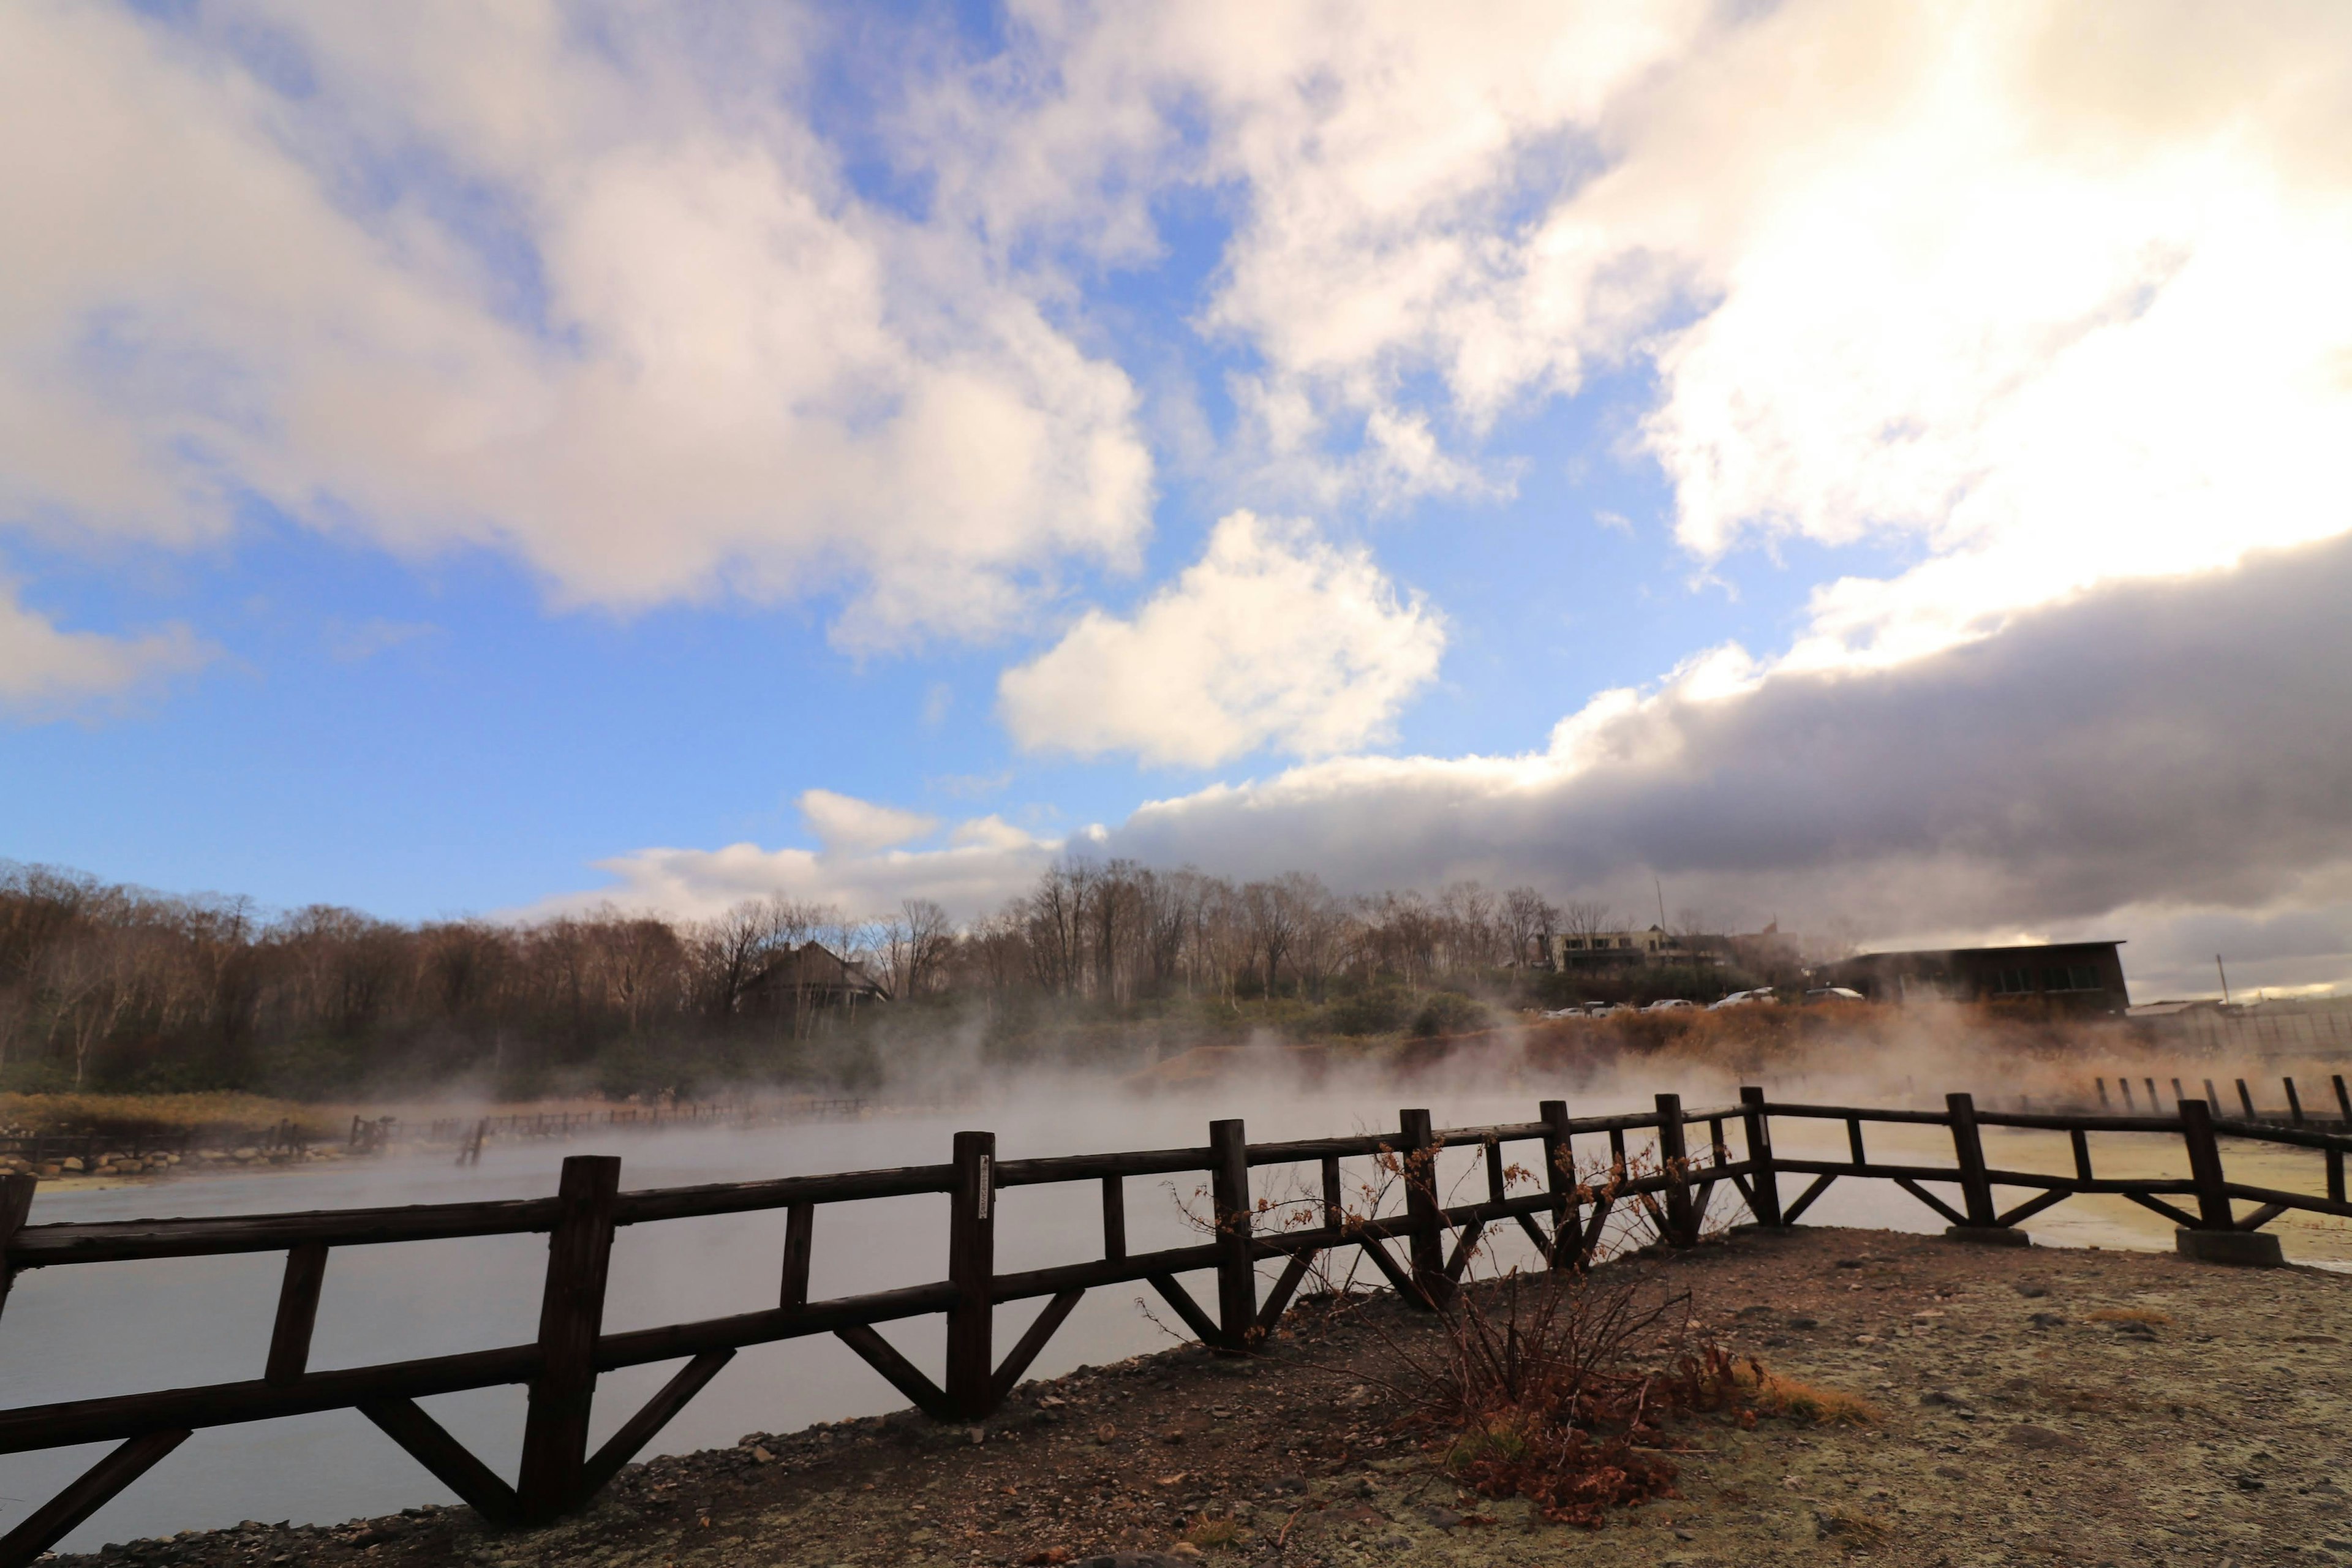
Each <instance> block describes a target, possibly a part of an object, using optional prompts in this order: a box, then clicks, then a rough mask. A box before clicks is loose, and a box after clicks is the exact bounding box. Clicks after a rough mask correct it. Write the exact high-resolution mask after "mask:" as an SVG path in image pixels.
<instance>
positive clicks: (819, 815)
mask: <svg viewBox="0 0 2352 1568" xmlns="http://www.w3.org/2000/svg"><path fill="white" fill-rule="evenodd" d="M794 804H795V805H798V806H799V807H800V808H801V816H803V817H804V818H805V819H807V822H808V826H809V831H810V832H811V833H814V834H815V835H816V837H817V842H818V843H820V844H822V845H824V847H825V852H826V853H828V854H835V853H840V852H843V851H846V852H848V853H851V854H856V853H859V852H862V851H866V850H873V849H887V848H888V847H891V846H892V845H894V844H904V843H906V842H908V840H909V839H915V838H921V837H925V836H926V835H928V834H929V833H930V832H932V831H933V830H934V829H936V828H937V827H938V826H939V825H940V819H939V818H938V817H936V816H924V815H923V814H922V813H921V812H919V811H901V810H899V809H898V807H896V806H889V805H876V804H875V803H874V802H872V801H870V800H860V799H858V798H857V797H856V795H836V794H835V793H834V792H833V791H832V790H829V789H810V790H803V791H802V792H801V795H800V799H799V800H798V801H796V802H794Z"/></svg>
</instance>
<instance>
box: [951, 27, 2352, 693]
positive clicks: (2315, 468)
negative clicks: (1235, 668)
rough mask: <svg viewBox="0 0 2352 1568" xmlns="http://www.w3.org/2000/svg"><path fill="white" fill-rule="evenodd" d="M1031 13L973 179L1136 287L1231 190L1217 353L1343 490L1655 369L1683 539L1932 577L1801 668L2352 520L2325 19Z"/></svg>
mask: <svg viewBox="0 0 2352 1568" xmlns="http://www.w3.org/2000/svg"><path fill="white" fill-rule="evenodd" d="M1023 15H1024V17H1025V18H1026V19H1027V21H1028V25H1029V26H1030V28H1031V33H1030V35H1029V37H1030V38H1031V47H1032V48H1033V49H1034V53H1035V55H1036V57H1037V58H1038V59H1040V60H1043V61H1046V62H1050V66H1051V69H1047V70H1038V71H1034V72H1033V73H1031V77H1030V79H1032V80H1035V81H1038V82H1045V83H1050V84H1051V88H1050V90H1049V91H1046V92H1045V93H1044V94H1042V95H1041V96H1039V97H1038V98H1036V99H1035V100H1034V101H1033V102H1032V103H1031V104H1030V105H1029V108H1030V113H1029V116H1028V118H1027V119H1026V120H1025V121H1023V122H1022V123H1021V124H1020V125H1019V126H1018V127H1017V128H1016V129H1015V130H1014V131H1013V132H1010V133H1007V134H1005V135H1003V136H1001V137H999V138H996V139H994V140H993V141H987V142H984V143H983V144H982V146H981V147H980V149H979V150H977V151H974V152H972V153H969V154H968V155H967V159H968V163H967V165H966V167H965V170H964V174H963V182H964V183H963V184H962V185H961V187H955V188H961V189H963V190H965V191H966V192H967V193H968V195H967V199H968V200H970V201H971V202H972V203H973V204H974V205H975V206H977V207H979V208H981V209H982V210H983V211H984V212H985V213H986V215H987V217H986V221H987V222H988V223H989V224H991V225H992V226H994V227H995V228H997V229H999V230H1002V231H1003V232H1006V233H1023V232H1048V233H1055V234H1064V235H1071V236H1076V235H1079V234H1080V233H1081V232H1087V233H1091V234H1093V235H1096V236H1099V237H1100V241H1099V242H1100V243H1101V244H1102V245H1103V246H1104V247H1106V250H1107V251H1108V252H1109V253H1112V254H1121V255H1126V254H1139V253H1143V252H1145V251H1148V249H1149V247H1150V218H1149V211H1150V209H1149V207H1148V205H1146V204H1147V202H1148V199H1149V197H1150V194H1151V193H1152V192H1154V191H1157V190H1160V189H1164V188H1166V187H1167V186H1169V185H1171V184H1184V183H1188V182H1196V183H1202V184H1216V185H1220V186H1230V187H1231V188H1232V189H1233V190H1234V192H1235V193H1236V194H1237V199H1238V202H1239V204H1240V209H1241V211H1242V214H1243V216H1242V219H1241V222H1240V226H1239V228H1238V231H1237V233H1236V235H1235V237H1234V241H1233V243H1232V245H1231V246H1230V247H1229V248H1228V250H1227V252H1226V254H1225V257H1224V258H1223V260H1224V266H1223V270H1222V272H1221V273H1220V274H1219V275H1218V280H1217V284H1216V287H1215V291H1214V293H1213V298H1212V300H1211V301H1210V302H1209V305H1208V307H1207V309H1206V310H1205V311H1204V313H1203V318H1202V319H1203V321H1204V324H1206V325H1207V326H1209V327H1210V328H1212V329H1213V330H1215V331H1222V332H1224V333H1227V334H1230V335H1232V336H1233V337H1234V338H1235V339H1237V340H1239V341H1240V342H1243V343H1244V344H1246V346H1247V347H1248V349H1249V350H1250V351H1251V352H1252V353H1254V354H1255V356H1256V357H1257V359H1258V360H1259V362H1260V366H1259V368H1258V369H1256V370H1255V371H1254V372H1253V373H1252V374H1251V375H1250V376H1249V377H1248V378H1247V380H1246V383H1245V384H1244V385H1243V386H1242V387H1241V388H1240V389H1239V390H1240V394H1241V397H1240V401H1241V405H1242V407H1243V408H1244V413H1245V414H1246V415H1247V416H1249V417H1250V418H1251V420H1252V421H1253V423H1254V426H1255V429H1256V431H1257V438H1258V440H1259V441H1260V442H1261V443H1262V445H1263V447H1265V451H1266V452H1267V453H1268V454H1269V455H1270V458H1272V459H1280V460H1288V461H1290V462H1291V463H1292V464H1293V466H1294V467H1295V466H1296V465H1297V463H1300V462H1309V463H1315V464H1319V465H1321V467H1322V468H1324V469H1325V470H1327V471H1328V473H1329V475H1330V476H1331V479H1330V484H1331V485H1332V486H1333V487H1336V489H1327V490H1326V491H1325V492H1323V493H1324V494H1326V495H1327V496H1328V494H1332V493H1339V490H1344V489H1347V488H1349V487H1350V486H1353V487H1355V488H1357V489H1363V490H1369V491H1371V492H1375V493H1377V492H1379V491H1381V490H1383V489H1387V490H1392V491H1394V490H1402V491H1405V492H1411V491H1412V490H1414V489H1416V488H1419V489H1428V488H1433V485H1434V486H1435V487H1436V488H1444V486H1443V485H1442V484H1439V483H1437V481H1438V480H1439V479H1450V478H1451V477H1452V476H1458V475H1459V474H1460V473H1461V472H1463V471H1464V469H1463V464H1464V463H1465V462H1466V461H1468V460H1469V459H1468V458H1466V457H1465V455H1464V449H1465V448H1466V447H1475V445H1476V443H1477V441H1478V438H1479V432H1481V431H1482V430H1484V429H1486V427H1487V426H1489V425H1490V423H1491V422H1492V421H1493V420H1495V419H1496V416H1498V415H1500V414H1502V413H1503V412H1505V411H1507V410H1509V409H1512V408H1515V407H1520V406H1524V405H1527V404H1528V402H1529V401H1530V400H1534V399H1539V398H1542V397H1546V396H1549V395H1556V394H1559V393H1562V392H1566V391H1570V390H1574V389H1576V388H1578V387H1580V386H1581V385H1582V384H1584V383H1585V381H1586V379H1587V378H1588V376H1589V375H1590V374H1591V372H1592V371H1593V370H1594V369H1595V368H1596V367H1600V368H1612V367H1619V366H1625V365H1632V366H1633V367H1635V368H1641V367H1643V366H1644V365H1649V366H1654V369H1655V372H1656V384H1657V401H1656V403H1655V405H1654V407H1653V409H1652V410H1651V411H1650V414H1649V416H1648V417H1647V418H1646V420H1645V421H1644V422H1643V424H1642V425H1641V426H1640V428H1639V434H1638V437H1636V444H1637V446H1638V448H1639V449H1640V450H1641V451H1643V452H1645V453H1646V454H1648V455H1649V456H1651V457H1653V458H1655V459H1656V460H1657V461H1658V462H1659V463H1660V464H1661V465H1663V467H1664V471H1665V474H1666V477H1667V478H1668V479H1669V480H1670V481H1671V482H1672V484H1673V486H1674V488H1675V496H1676V511H1675V528H1676V531H1677V534H1678V537H1679V538H1680V540H1681V541H1682V542H1683V543H1684V544H1685V546H1686V547H1687V548H1688V549H1689V550H1691V551H1692V552H1695V553H1696V554H1697V555H1699V556H1700V557H1701V558H1703V559H1705V558H1711V557H1713V556H1715V555H1717V554H1718V553H1720V552H1724V551H1726V550H1727V549H1730V548H1733V547H1735V546H1737V545H1738V544H1739V543H1740V542H1743V541H1746V540H1749V539H1754V538H1759V537H1760V538H1769V537H1772V536H1775V535H1797V536H1802V537H1804V538H1807V539H1810V540H1813V541H1817V542H1823V543H1829V544H1838V543H1845V542H1853V541H1857V540H1878V541H1883V542H1893V543H1895V545H1896V546H1897V547H1898V548H1899V549H1900V550H1901V551H1902V552H1904V553H1905V554H1906V555H1909V556H1912V557H1913V558H1914V559H1917V560H1918V564H1916V565H1915V566H1912V567H1910V568H1909V569H1907V570H1903V571H1900V572H1898V573H1896V574H1894V575H1892V576H1890V577H1887V578H1885V579H1865V578H1852V579H1848V580H1845V581H1843V582H1839V583H1835V584H1830V585H1828V586H1825V587H1824V588H1823V589H1822V591H1821V593H1820V594H1819V595H1818V596H1817V598H1816V600H1815V602H1814V605H1813V607H1812V614H1811V617H1810V624H1809V625H1808V626H1805V627H1804V628H1802V630H1801V635H1800V637H1799V638H1798V641H1797V646H1796V647H1794V649H1793V650H1792V651H1791V653H1790V658H1791V660H1792V663H1793V666H1794V667H1796V668H1826V667H1832V666H1852V665H1855V664H1858V663H1864V662H1885V661H1887V660H1890V659H1896V658H1907V657H1913V656H1916V655H1919V654H1923V653H1926V652H1928V651H1932V650H1934V649H1936V648H1938V647H1947V646H1949V645H1950V644H1952V643H1953V642H1954V641H1956V640H1960V639H1965V638H1967V637H1972V636H1977V635H1980V634H1981V633H1983V632H1985V631H1987V630H1990V629H1992V628H1994V627H1996V626H1999V625H2000V624H2001V622H2002V620H2003V619H2004V618H2005V617H2006V616H2010V615H2011V614H2014V613H2016V612H2018V611H2019V610H2021V609H2023V608H2025V607H2028V606H2031V605H2039V604H2046V603H2050V602H2052V601H2053V600H2056V599H2060V598H2063V597H2064V596H2066V595H2071V594H2075V593H2079V592H2082V591H2084V590H2085V589H2088V588H2090V587H2092V586H2094V585H2095V584H2100V583H2103V582H2111V581H2115V580H2117V579H2119V578H2125V577H2131V576H2153V575H2164V574H2177V573H2183V572H2191V571H2201V570H2212V569H2216V568H2219V567H2222V566H2226V565H2228V564H2230V563H2233V562H2235V561H2237V560H2239V559H2240V558H2241V557H2242V554H2243V553H2244V552H2246V551H2248V550H2250V549H2257V548H2263V547H2270V546H2278V545H2284V544H2291V543H2294V542H2298V541H2305V540H2311V539H2315V538H2322V537H2326V536H2330V535H2333V534H2335V533H2336V532H2339V531H2343V530H2344V529H2345V528H2347V526H2352V487H2348V486H2347V481H2346V479H2345V477H2344V473H2343V470H2342V466H2341V464H2340V463H2339V462H2337V461H2336V456H2335V455H2336V453H2337V452H2339V451H2341V450H2344V449H2347V447H2352V368H2347V367H2352V292H2347V290H2346V289H2343V288H2342V287H2341V285H2340V279H2342V278H2344V277H2346V276H2352V10H2347V9H2346V8H2345V7H2343V6H2341V5H2328V4H2313V5H2268V6H2263V7H2258V8H2252V9H2248V8H2236V9H2230V10H2218V9H2214V8H2210V7H2198V6H2143V7H2137V8H2135V9H2133V10H2131V11H2129V12H2128V13H2127V14H2125V15H2121V16H2117V15H2114V14H2110V13H2096V14H2093V13H2089V12H2085V11H2084V10H2083V9H2082V8H2080V7H2076V6H2070V5H2031V4H2020V5H1996V6H1979V7H1966V6H1934V5H1924V6H1886V5H1878V4H1874V0H1790V3H1789V4H1785V5H1773V6H1715V5H1698V4H1664V5H1655V6H1651V7H1646V8H1634V7H1628V6H1619V5H1599V6H1593V7H1589V8H1578V7H1573V6H1565V7H1564V6H1556V5H1540V6H1534V7H1529V8H1526V9H1518V10H1515V9H1513V8H1511V7H1508V6H1503V5H1496V6H1487V7H1479V8H1477V9H1476V10H1475V12H1474V13H1469V14H1464V13H1460V12H1458V11H1454V10H1442V9H1431V8H1413V7H1381V6H1376V5H1352V4H1328V5H1304V6H1295V7H1274V8H1268V7H1265V6H1262V5H1248V4H1244V3H1243V0H1231V3H1229V4H1225V5H1215V4H1202V5H1192V6H1185V7H1178V8H1167V7H1162V8H1158V9H1150V8H1134V7H1127V8H1110V9H1108V10H1104V11H1095V10H1092V9H1086V8H1079V7H1076V6H1061V5H1051V4H1045V3H1042V0H1041V3H1040V4H1038V5H1033V6H1030V7H1027V8H1025V9H1024V13H1023ZM990 101H991V102H992V104H993V103H994V102H995V101H996V100H990ZM948 122H949V123H950V124H954V125H960V126H968V121H958V120H956V119H954V117H953V116H952V115H950V116H948ZM946 156H947V161H948V162H949V163H950V165H951V166H952V165H953V156H952V155H951V154H950V155H946ZM950 184H951V186H953V182H952V181H951V182H950ZM1107 212H1108V213H1109V214H1111V215H1112V216H1109V217H1106V216H1105V215H1106V213H1107ZM1081 226H1085V228H1084V229H1083V230H1082V227H1081ZM1359 429H1364V430H1368V431H1369V432H1370V435H1369V436H1368V437H1367V439H1366V440H1365V442H1364V443H1363V445H1362V446H1361V447H1354V446H1351V445H1350V443H1351V442H1352V441H1353V440H1354V436H1353V432H1355V431H1357V430H1359ZM1383 430H1386V431H1391V432H1393V431H1399V430H1404V431H1420V432H1423V433H1427V432H1433V431H1440V430H1444V431H1445V432H1447V439H1448V441H1449V442H1450V443H1451V444H1452V447H1453V448H1454V449H1453V450H1450V451H1449V450H1445V449H1441V448H1433V447H1425V448H1422V449H1420V451H1419V453H1418V455H1417V456H1413V457H1411V458H1410V460H1408V461H1405V462H1404V463H1403V464H1402V467H1397V466H1396V463H1397V448H1396V447H1394V444H1393V443H1392V442H1388V441H1385V440H1383V439H1381V437H1380V433H1381V431H1383ZM1407 450H1408V452H1410V450H1411V448H1407ZM1384 465H1385V466H1387V467H1386V468H1384ZM1269 471H1271V472H1277V473H1278V472H1280V471H1283V470H1282V469H1281V463H1280V461H1276V462H1275V463H1274V467H1273V468H1271V469H1270V470H1269ZM1383 473H1385V476H1386V477H1385V478H1380V477H1376V476H1380V475H1381V474H1383ZM1310 488H1311V487H1310ZM1922 557H1924V558H1923V559H1922Z"/></svg>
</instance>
